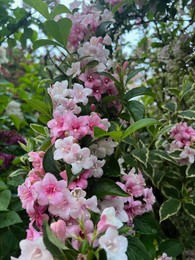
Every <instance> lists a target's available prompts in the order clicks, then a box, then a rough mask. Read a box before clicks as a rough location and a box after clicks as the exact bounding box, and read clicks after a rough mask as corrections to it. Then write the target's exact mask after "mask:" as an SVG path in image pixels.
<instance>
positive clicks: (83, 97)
mask: <svg viewBox="0 0 195 260" xmlns="http://www.w3.org/2000/svg"><path fill="white" fill-rule="evenodd" d="M91 93H92V90H91V89H89V88H83V86H82V85H81V84H78V83H75V84H74V85H73V89H72V91H71V92H70V97H72V98H73V99H74V101H75V102H76V103H79V102H81V103H83V104H84V105H86V104H87V103H88V98H87V96H89V95H90V94H91Z"/></svg>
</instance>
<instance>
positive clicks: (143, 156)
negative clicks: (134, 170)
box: [132, 148, 149, 166]
mask: <svg viewBox="0 0 195 260" xmlns="http://www.w3.org/2000/svg"><path fill="white" fill-rule="evenodd" d="M132 155H133V157H134V158H135V159H137V160H138V161H139V162H141V163H143V164H144V165H145V166H147V163H148V157H149V150H148V149H147V148H141V149H134V150H133V151H132Z"/></svg>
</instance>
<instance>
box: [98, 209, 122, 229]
mask: <svg viewBox="0 0 195 260" xmlns="http://www.w3.org/2000/svg"><path fill="white" fill-rule="evenodd" d="M122 226H123V223H122V222H121V220H120V219H119V218H117V217H116V211H115V209H114V208H113V207H109V208H105V209H104V210H103V212H102V214H101V217H100V221H99V222H98V224H97V229H98V231H99V232H100V233H101V232H104V231H105V230H106V229H107V228H108V227H114V228H120V227H122Z"/></svg>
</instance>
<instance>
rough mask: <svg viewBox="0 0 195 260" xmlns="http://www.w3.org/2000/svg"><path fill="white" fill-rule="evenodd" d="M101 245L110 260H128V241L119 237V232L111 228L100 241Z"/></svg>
mask: <svg viewBox="0 0 195 260" xmlns="http://www.w3.org/2000/svg"><path fill="white" fill-rule="evenodd" d="M98 242H99V245H100V247H101V248H103V249H104V250H105V251H106V255H107V259H108V260H127V255H126V254H125V252H126V251H127V246H128V241H127V238H126V237H124V236H119V235H118V231H117V230H116V229H115V228H113V227H109V228H108V229H107V230H106V233H105V234H104V235H103V236H101V237H100V238H99V240H98Z"/></svg>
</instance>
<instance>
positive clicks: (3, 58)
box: [0, 47, 9, 65]
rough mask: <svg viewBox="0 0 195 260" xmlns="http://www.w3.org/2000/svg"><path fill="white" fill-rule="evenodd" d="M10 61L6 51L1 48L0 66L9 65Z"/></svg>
mask: <svg viewBox="0 0 195 260" xmlns="http://www.w3.org/2000/svg"><path fill="white" fill-rule="evenodd" d="M8 61H9V60H8V59H7V57H6V51H5V49H4V48H3V47H0V65H1V64H3V63H8Z"/></svg>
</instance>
